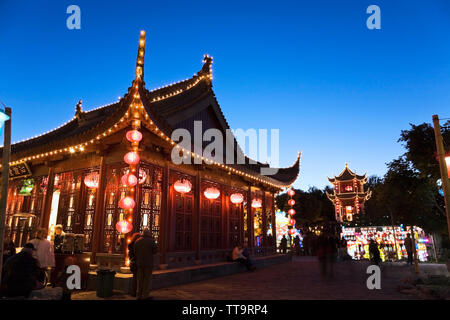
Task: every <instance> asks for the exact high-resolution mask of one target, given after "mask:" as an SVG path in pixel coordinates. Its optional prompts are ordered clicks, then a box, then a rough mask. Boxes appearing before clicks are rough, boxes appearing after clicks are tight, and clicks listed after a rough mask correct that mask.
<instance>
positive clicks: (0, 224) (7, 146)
mask: <svg viewBox="0 0 450 320" xmlns="http://www.w3.org/2000/svg"><path fill="white" fill-rule="evenodd" d="M3 124H4V125H5V133H4V143H3V154H2V187H1V197H0V284H1V279H2V265H3V241H4V234H5V219H6V196H7V194H8V179H9V157H10V155H11V108H8V107H6V108H5V110H2V109H0V130H1V128H2V127H3Z"/></svg>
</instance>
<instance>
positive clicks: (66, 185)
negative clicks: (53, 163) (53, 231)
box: [54, 171, 83, 233]
mask: <svg viewBox="0 0 450 320" xmlns="http://www.w3.org/2000/svg"><path fill="white" fill-rule="evenodd" d="M82 175H83V173H82V171H69V172H64V173H60V174H57V175H56V176H55V181H56V183H55V187H54V189H59V191H60V195H59V204H58V216H57V218H56V221H57V224H62V226H63V229H64V231H65V232H67V233H74V232H77V231H78V230H75V229H74V225H76V224H77V223H79V220H80V216H79V210H78V201H79V197H80V188H81V183H82Z"/></svg>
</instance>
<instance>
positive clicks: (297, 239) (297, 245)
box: [294, 235, 300, 256]
mask: <svg viewBox="0 0 450 320" xmlns="http://www.w3.org/2000/svg"><path fill="white" fill-rule="evenodd" d="M294 248H295V254H296V255H298V256H299V255H300V237H299V236H298V235H296V236H295V238H294Z"/></svg>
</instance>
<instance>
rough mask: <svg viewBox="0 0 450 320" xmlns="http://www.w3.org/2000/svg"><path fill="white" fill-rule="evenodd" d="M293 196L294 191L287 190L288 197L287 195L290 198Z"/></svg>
mask: <svg viewBox="0 0 450 320" xmlns="http://www.w3.org/2000/svg"><path fill="white" fill-rule="evenodd" d="M294 194H295V191H294V190H293V189H289V191H288V195H289V196H290V197H293V196H294Z"/></svg>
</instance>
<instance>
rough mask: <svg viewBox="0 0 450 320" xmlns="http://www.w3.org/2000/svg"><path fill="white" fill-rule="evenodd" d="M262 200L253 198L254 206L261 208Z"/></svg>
mask: <svg viewBox="0 0 450 320" xmlns="http://www.w3.org/2000/svg"><path fill="white" fill-rule="evenodd" d="M261 207H262V202H261V200H260V199H253V200H252V208H261Z"/></svg>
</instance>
